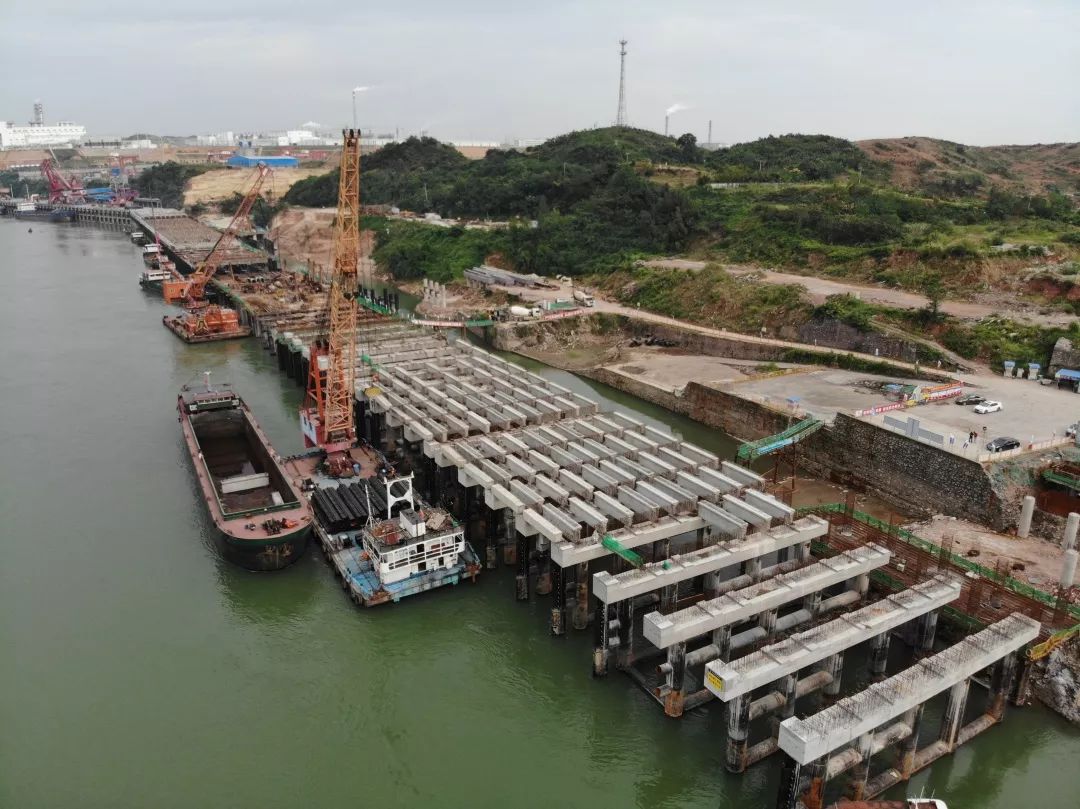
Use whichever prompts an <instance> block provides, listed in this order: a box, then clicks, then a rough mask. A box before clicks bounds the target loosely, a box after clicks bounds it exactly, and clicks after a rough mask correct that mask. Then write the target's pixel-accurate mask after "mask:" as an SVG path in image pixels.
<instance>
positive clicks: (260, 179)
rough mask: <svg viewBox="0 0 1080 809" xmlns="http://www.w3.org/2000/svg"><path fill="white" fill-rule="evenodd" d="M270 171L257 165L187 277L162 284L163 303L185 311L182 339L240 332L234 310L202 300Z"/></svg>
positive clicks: (204, 298) (181, 325)
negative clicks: (228, 216)
mask: <svg viewBox="0 0 1080 809" xmlns="http://www.w3.org/2000/svg"><path fill="white" fill-rule="evenodd" d="M272 174H273V171H272V170H271V169H270V167H269V166H267V165H266V164H265V163H260V164H259V165H258V167H257V169H256V175H255V178H254V181H253V182H252V184H251V187H250V188H249V189H248V191H247V193H246V194H244V198H243V199H242V200H241V201H240V206H239V207H238V208H237V209H236V213H235V214H233V218H232V219H231V220H230V221H229V226H228V227H227V228H225V230H224V232H222V234H221V236H219V237H218V240H217V241H216V242H215V243H214V246H213V248H212V249H211V250H210V252H209V253H208V254H207V256H206V258H204V259H203V260H202V261H201V262H199V264H198V266H196V268H195V272H193V273H192V274H191V275H189V276H187V277H184V276H179V275H178V276H176V277H174V278H171V279H169V280H167V281H165V282H164V283H163V284H162V290H161V291H162V296H163V297H164V298H165V302H166V303H172V304H180V305H182V306H183V307H184V308H185V309H186V310H187V312H188V314H187V315H186V316H185V317H184V318H183V321H182V322H181V323H180V329H181V331H182V332H183V334H184V336H186V337H207V336H210V335H221V336H223V337H224V336H228V335H230V334H235V333H238V332H240V331H241V329H240V323H239V318H238V316H237V314H236V311H235V310H233V309H228V308H226V307H223V306H218V305H216V304H210V303H209V301H207V300H206V287H207V285H208V284H209V283H210V281H211V280H212V279H213V277H214V275H215V274H216V273H217V272H218V270H219V269H220V268H221V266H222V264H223V263H224V261H225V258H226V256H227V253H228V250H229V249H230V248H232V247H234V246H236V245H237V244H238V243H239V239H238V236H237V234H238V233H239V231H240V228H241V225H243V224H244V223H245V222H248V221H249V219H248V217H249V215H250V214H251V209H252V207H254V205H255V200H257V199H258V198H259V193H260V192H261V190H262V187H263V185H264V184H265V182H266V180H267V179H268V178H269V177H270V176H271V175H272Z"/></svg>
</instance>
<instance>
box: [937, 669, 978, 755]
mask: <svg viewBox="0 0 1080 809" xmlns="http://www.w3.org/2000/svg"><path fill="white" fill-rule="evenodd" d="M970 685H971V680H970V678H969V679H967V680H961V681H960V682H958V683H957V684H956V685H954V686H953V687H952V688H950V689H949V701H948V702H947V703H946V705H945V714H944V715H943V716H942V717H941V734H940V735H939V736H938V739H939V740H940V741H941V742H942V743H943V744H944V745H945V749H946V750H947V751H948V752H950V753H951V752H952V751H953V750H955V749H956V737H957V734H959V733H960V725H961V724H963V721H964V708H966V707H967V697H968V688H969V687H970Z"/></svg>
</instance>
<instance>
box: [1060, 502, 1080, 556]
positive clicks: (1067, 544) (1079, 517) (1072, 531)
mask: <svg viewBox="0 0 1080 809" xmlns="http://www.w3.org/2000/svg"><path fill="white" fill-rule="evenodd" d="M1078 528H1080V514H1077V513H1076V512H1075V511H1070V512H1069V516H1068V518H1067V519H1066V520H1065V536H1064V537H1062V538H1061V549H1062V550H1066V551H1068V550H1072V549H1073V548H1075V547H1076V530H1077V529H1078Z"/></svg>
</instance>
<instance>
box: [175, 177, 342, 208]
mask: <svg viewBox="0 0 1080 809" xmlns="http://www.w3.org/2000/svg"><path fill="white" fill-rule="evenodd" d="M325 173H326V170H325V169H300V168H296V169H288V168H282V169H274V171H273V174H271V175H270V178H269V180H267V181H266V183H265V185H264V187H263V193H264V194H267V195H269V196H270V197H272V198H273V199H275V200H278V199H281V198H282V197H283V196H285V192H286V191H288V190H289V189H290V188H292V186H293V184H294V183H296V182H299V181H300V180H304V179H307V178H308V177H313V176H314V175H316V174H325ZM251 179H252V172H251V170H248V169H215V170H214V171H207V172H204V173H203V174H200V175H198V176H197V177H193V178H191V180H190V181H189V182H188V184H187V188H185V189H184V205H194V204H196V203H203V204H207V203H214V202H221V201H222V200H226V199H229V198H230V197H232V195H233V194H243V193H244V192H245V191H247V189H248V188H250V187H251Z"/></svg>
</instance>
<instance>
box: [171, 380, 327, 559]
mask: <svg viewBox="0 0 1080 809" xmlns="http://www.w3.org/2000/svg"><path fill="white" fill-rule="evenodd" d="M177 409H178V410H179V411H180V426H181V428H182V429H183V433H184V442H185V444H186V445H187V449H188V453H189V454H190V455H191V462H192V465H193V466H194V467H195V476H196V477H197V478H198V481H199V487H200V489H201V490H202V495H203V500H204V501H205V502H206V507H207V509H208V511H209V512H210V518H211V519H212V520H213V522H214V528H215V529H216V530H215V532H214V533H215V539H216V540H217V542H218V545H219V546H220V548H221V551H222V554H223V555H224V556H225V558H226V559H228V560H229V561H231V562H235V563H236V564H238V565H241V566H242V567H245V568H247V569H248V570H260V571H263V570H279V569H281V568H283V567H286V566H287V565H290V564H292V563H293V562H295V561H296V560H297V559H299V558H300V556H302V555H303V553H304V549H305V548H306V547H307V542H308V536H309V534H310V533H311V525H312V522H313V520H312V515H311V508H310V506H309V505H308V502H307V500H306V499H305V498H304V497H303V495H302V494H301V492H300V490H299V489H298V487H297V486H296V484H294V483H293V482H292V481H291V480H290V479H289V477H288V476H287V475H286V474H285V471H284V470H283V469H282V466H281V461H280V459H279V458H278V457H277V455H276V454H275V453H274V450H273V449H272V448H271V446H270V443H269V441H268V440H267V438H266V436H265V435H264V434H263V431H262V430H261V429H260V428H259V425H258V423H257V422H256V421H255V418H254V417H253V416H252V415H251V411H250V410H249V409H248V407H247V405H246V404H244V401H243V400H242V399H241V398H240V397H239V396H238V395H237V394H236V393H235V392H233V391H232V390H231V388H230V387H229V386H228V385H227V384H226V385H219V386H212V385H211V384H210V379H209V374H207V379H206V382H205V384H203V385H199V386H195V387H191V386H188V385H185V386H184V387H183V388H181V389H180V395H179V397H177Z"/></svg>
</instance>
